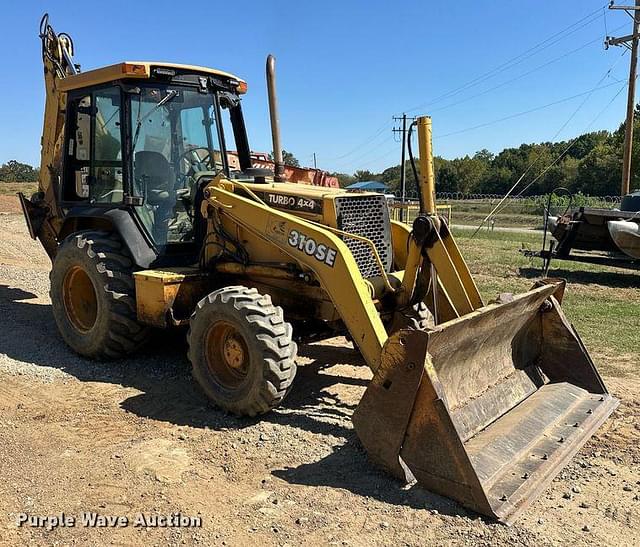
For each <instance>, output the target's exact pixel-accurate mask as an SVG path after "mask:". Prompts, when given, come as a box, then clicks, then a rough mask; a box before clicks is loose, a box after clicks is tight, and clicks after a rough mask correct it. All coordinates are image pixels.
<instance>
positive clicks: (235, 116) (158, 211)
mask: <svg viewBox="0 0 640 547" xmlns="http://www.w3.org/2000/svg"><path fill="white" fill-rule="evenodd" d="M61 84H62V85H63V86H64V87H65V88H67V89H65V90H66V91H67V92H68V97H67V109H66V131H67V137H66V139H65V140H66V150H65V153H64V162H63V177H62V184H61V188H60V192H61V196H60V203H61V205H62V207H63V208H65V209H66V210H72V209H74V208H79V207H82V208H84V209H85V210H86V209H87V206H89V207H90V208H108V209H112V208H126V209H128V210H131V211H132V213H133V216H134V217H135V219H136V222H137V223H138V224H140V225H141V227H142V228H143V232H144V234H145V236H146V238H147V239H148V241H149V243H150V244H151V245H152V246H153V247H154V248H155V249H156V252H157V254H159V255H163V254H183V253H187V254H189V252H190V250H193V249H196V248H197V243H198V242H197V241H196V239H197V232H198V227H197V224H198V221H197V220H196V219H198V215H197V206H198V201H199V199H201V197H200V196H199V192H200V190H201V188H202V185H203V183H204V181H205V180H210V178H211V177H213V176H215V175H217V174H219V173H223V174H224V175H225V176H227V177H230V178H251V177H253V176H256V175H261V176H264V175H265V173H257V172H256V170H253V169H251V158H250V154H249V145H248V141H247V136H246V130H245V125H244V119H243V115H242V109H241V106H240V94H241V93H244V92H245V91H246V84H245V83H244V82H243V81H242V80H239V79H238V78H236V77H235V76H233V75H230V74H226V73H223V72H219V71H214V70H212V69H207V68H203V67H191V66H185V65H167V64H164V63H122V64H120V65H114V66H111V67H106V68H103V69H98V70H94V71H89V72H84V73H81V74H78V75H76V76H70V77H68V78H65V79H64V80H62V81H61ZM227 140H230V141H234V143H235V146H233V147H228V146H227ZM230 149H233V150H235V151H234V152H232V153H231V152H229V150H230ZM203 175H208V176H207V177H206V178H203ZM201 193H202V192H200V194H201Z"/></svg>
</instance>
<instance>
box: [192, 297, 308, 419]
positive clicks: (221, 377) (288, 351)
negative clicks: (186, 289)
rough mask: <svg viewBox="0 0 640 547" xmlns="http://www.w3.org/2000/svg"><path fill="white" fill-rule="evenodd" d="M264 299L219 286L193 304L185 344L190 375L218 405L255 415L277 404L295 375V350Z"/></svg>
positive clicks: (285, 327)
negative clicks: (194, 306) (187, 348)
mask: <svg viewBox="0 0 640 547" xmlns="http://www.w3.org/2000/svg"><path fill="white" fill-rule="evenodd" d="M291 336H292V328H291V325H290V324H289V323H287V322H286V321H285V320H284V317H283V313H282V308H280V307H278V306H274V305H273V304H272V302H271V298H270V297H269V296H268V295H262V294H260V293H259V292H258V291H257V290H256V289H250V288H248V287H243V286H235V287H225V288H223V289H220V290H217V291H214V292H212V293H211V294H209V295H208V296H206V297H205V298H203V299H202V300H201V301H200V302H198V305H197V308H196V311H195V312H194V313H193V315H192V316H191V322H190V328H189V334H188V337H187V338H188V342H189V360H190V361H191V365H192V367H193V370H192V372H193V377H194V378H195V380H196V381H197V383H198V384H199V385H200V387H201V388H202V390H203V391H204V393H205V395H206V396H207V397H208V398H209V399H210V400H211V401H212V402H213V403H214V404H215V405H216V406H218V407H220V408H222V409H224V410H227V411H229V412H232V413H234V414H237V415H240V416H256V415H257V414H263V413H265V412H268V411H269V410H271V409H272V408H274V407H276V406H278V405H279V404H280V402H281V401H282V400H283V399H284V397H285V396H286V394H287V393H288V392H289V389H290V388H291V384H292V382H293V379H294V377H295V374H296V364H295V357H296V352H297V346H296V344H295V342H293V341H292V338H291Z"/></svg>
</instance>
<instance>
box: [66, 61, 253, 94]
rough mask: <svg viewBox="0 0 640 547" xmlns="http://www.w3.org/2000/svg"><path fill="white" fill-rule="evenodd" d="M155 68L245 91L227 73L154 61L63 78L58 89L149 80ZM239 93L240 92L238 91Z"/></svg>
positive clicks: (124, 64)
mask: <svg viewBox="0 0 640 547" xmlns="http://www.w3.org/2000/svg"><path fill="white" fill-rule="evenodd" d="M156 67H157V68H166V69H175V70H178V71H180V72H189V73H193V74H203V75H207V76H218V77H222V78H225V79H229V80H236V81H237V82H238V84H244V85H243V86H242V87H243V88H244V89H245V90H246V82H245V81H244V80H243V79H241V78H238V77H237V76H235V75H233V74H230V73H229V72H223V71H222V70H216V69H215V68H207V67H204V66H196V65H181V64H177V63H161V62H154V61H125V62H122V63H117V64H115V65H109V66H105V67H102V68H95V69H93V70H87V71H86V72H80V73H78V74H75V75H73V76H67V77H66V78H63V79H62V80H60V82H59V84H58V87H59V89H60V90H61V91H70V90H72V89H80V88H83V87H89V86H93V85H99V84H104V83H107V82H112V81H114V80H121V79H123V78H137V79H149V78H151V69H152V68H156ZM239 91H241V92H242V90H240V89H239Z"/></svg>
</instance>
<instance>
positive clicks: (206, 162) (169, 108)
mask: <svg viewBox="0 0 640 547" xmlns="http://www.w3.org/2000/svg"><path fill="white" fill-rule="evenodd" d="M135 91H136V93H131V94H130V95H129V97H130V109H129V110H130V117H131V120H130V124H131V125H130V127H131V132H132V137H131V158H132V161H133V194H134V195H135V196H141V197H143V198H144V201H143V204H142V205H140V206H138V207H137V210H138V213H139V216H140V218H141V219H142V222H143V223H144V225H145V227H146V228H147V230H148V231H149V233H150V234H151V236H152V238H153V239H154V242H155V244H156V245H157V246H160V247H161V246H164V245H167V244H171V243H184V242H189V241H191V240H192V239H193V217H194V211H193V206H194V200H195V193H196V184H195V183H196V179H197V174H198V173H200V172H202V171H212V172H219V171H221V170H224V169H225V168H226V166H227V160H226V157H225V154H224V152H223V148H224V147H223V146H221V143H220V132H221V129H220V124H219V123H218V116H217V108H216V102H215V95H214V94H213V93H202V92H201V91H200V90H199V89H197V88H189V87H186V86H184V87H183V86H171V85H164V84H155V85H151V86H147V85H145V86H143V87H139V88H137V89H136V90H135Z"/></svg>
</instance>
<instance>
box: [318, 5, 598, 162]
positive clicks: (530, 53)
mask: <svg viewBox="0 0 640 547" xmlns="http://www.w3.org/2000/svg"><path fill="white" fill-rule="evenodd" d="M600 9H601V8H598V9H597V10H594V11H593V12H591V13H589V14H588V15H585V16H584V17H582V18H581V19H579V20H578V21H576V22H574V23H572V24H571V25H569V26H568V27H565V28H564V29H562V30H560V31H558V32H556V33H554V34H552V35H551V36H549V37H548V38H545V39H544V40H542V41H541V42H539V43H538V44H536V45H534V46H532V47H531V48H529V49H527V50H526V51H524V52H523V53H521V54H519V55H516V56H515V57H513V58H511V59H509V60H508V61H506V62H505V63H503V64H501V65H499V66H498V67H496V68H494V69H492V70H491V71H489V72H487V73H485V74H483V75H481V76H478V77H477V78H475V79H473V80H471V81H469V82H467V83H466V84H463V85H462V86H461V87H458V88H456V89H454V90H451V91H449V92H447V93H445V94H444V95H441V96H440V97H436V98H435V99H434V100H433V101H432V102H431V103H433V102H435V101H439V100H441V99H444V98H447V97H449V96H452V95H453V94H457V93H458V92H459V91H462V90H463V89H464V88H467V87H469V86H473V85H475V83H476V82H477V83H480V81H478V80H482V81H484V80H483V78H484V79H487V77H493V75H497V74H499V73H500V72H502V71H504V70H506V69H507V68H511V66H509V65H512V66H515V65H516V64H519V63H520V62H522V61H524V60H525V59H527V58H529V57H531V56H533V55H535V54H537V53H540V51H543V50H544V49H546V48H547V47H550V46H551V45H553V43H556V42H557V41H559V40H557V41H556V42H553V43H551V44H548V45H546V46H545V47H543V48H541V46H544V45H545V44H546V43H547V42H549V41H550V40H553V39H554V38H556V37H559V36H561V35H563V34H565V33H567V32H568V34H567V36H569V35H571V34H573V33H574V32H576V31H578V30H580V29H582V28H584V27H585V26H587V25H589V24H591V23H592V22H593V21H595V20H597V19H598V18H599V17H601V16H602V14H600V15H598V14H599V12H600ZM594 16H597V17H595V18H594ZM581 23H583V24H582V26H579V27H578V28H575V29H574V27H576V26H578V25H580V24H581ZM571 29H573V30H571ZM569 31H570V32H569ZM564 37H566V36H564ZM564 37H563V38H564ZM537 49H539V50H540V51H535V50H537ZM534 52H535V53H534ZM516 61H517V62H516ZM496 71H497V72H496ZM494 72H495V73H496V74H493V73H494ZM431 103H425V104H423V105H420V106H418V107H414V108H413V109H410V110H411V111H412V110H417V109H419V108H422V106H425V105H426V104H431ZM408 111H409V110H408ZM408 111H407V112H408ZM388 127H389V123H388V122H387V123H385V124H384V125H382V126H380V127H379V128H378V129H376V130H375V131H374V133H373V134H372V135H370V136H369V137H367V138H366V139H365V140H364V141H362V142H361V143H360V144H358V145H357V146H355V147H354V148H352V149H351V150H349V151H348V152H346V153H344V154H341V155H339V156H334V157H329V158H325V161H329V162H331V161H335V160H341V159H344V158H347V157H349V156H350V155H352V154H354V153H355V152H357V151H358V150H360V149H362V148H363V147H364V146H366V145H368V144H369V143H370V142H372V141H374V140H375V139H376V138H377V137H378V136H379V135H381V134H382V133H383V132H384V131H385V130H386V129H388Z"/></svg>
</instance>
